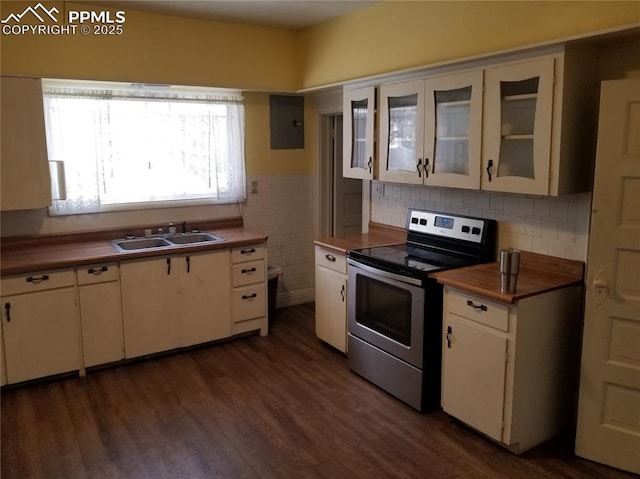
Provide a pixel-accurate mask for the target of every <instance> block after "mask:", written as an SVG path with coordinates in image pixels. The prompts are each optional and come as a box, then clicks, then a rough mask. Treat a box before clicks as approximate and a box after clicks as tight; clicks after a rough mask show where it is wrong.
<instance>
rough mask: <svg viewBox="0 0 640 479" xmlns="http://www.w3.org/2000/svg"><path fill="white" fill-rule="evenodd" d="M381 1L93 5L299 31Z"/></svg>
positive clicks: (197, 0)
mask: <svg viewBox="0 0 640 479" xmlns="http://www.w3.org/2000/svg"><path fill="white" fill-rule="evenodd" d="M379 1H380V0H374V1H369V0H220V1H218V0H177V1H174V0H127V1H94V2H91V3H98V4H101V5H105V6H113V7H116V8H122V9H124V10H125V11H126V10H127V9H133V10H143V11H149V12H154V13H161V14H168V15H179V16H185V17H194V18H203V19H209V20H219V21H227V22H234V23H248V24H253V25H264V26H270V27H278V28H286V29H291V30H300V29H303V28H307V27H310V26H313V25H317V24H319V23H322V22H325V21H327V20H331V19H332V18H336V17H339V16H342V15H346V14H348V13H351V12H354V11H356V10H361V9H363V8H367V7H369V6H371V5H373V4H375V3H378V2H379Z"/></svg>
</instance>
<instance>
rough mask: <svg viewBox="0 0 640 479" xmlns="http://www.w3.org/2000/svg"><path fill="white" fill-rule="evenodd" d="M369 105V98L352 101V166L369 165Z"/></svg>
mask: <svg viewBox="0 0 640 479" xmlns="http://www.w3.org/2000/svg"><path fill="white" fill-rule="evenodd" d="M367 107H368V100H367V99H366V98H365V99H364V100H359V101H352V102H351V127H352V128H351V131H352V135H351V138H352V140H351V142H352V143H351V167H352V168H366V165H367V158H366V157H367V138H366V135H367Z"/></svg>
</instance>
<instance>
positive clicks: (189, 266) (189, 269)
mask: <svg viewBox="0 0 640 479" xmlns="http://www.w3.org/2000/svg"><path fill="white" fill-rule="evenodd" d="M185 261H186V262H187V273H191V256H187V257H186V258H185Z"/></svg>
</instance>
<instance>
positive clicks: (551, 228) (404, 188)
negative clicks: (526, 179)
mask: <svg viewBox="0 0 640 479" xmlns="http://www.w3.org/2000/svg"><path fill="white" fill-rule="evenodd" d="M375 184H379V182H375V181H374V185H375ZM372 190H373V191H372V194H371V215H372V218H371V219H372V221H375V222H377V223H382V224H388V225H392V226H399V227H404V226H405V221H406V217H407V209H408V208H419V209H426V210H432V211H439V212H443V213H452V214H462V215H469V216H477V217H480V218H488V219H495V220H497V221H498V248H507V247H510V248H518V249H520V250H522V251H532V252H535V253H541V254H546V255H551V256H558V257H561V258H569V259H575V260H579V261H586V259H587V247H588V238H589V219H590V215H591V194H590V193H584V194H578V195H568V196H564V197H559V198H554V197H543V196H526V195H512V194H504V193H500V194H496V193H485V192H481V191H472V190H456V189H450V188H434V187H426V186H413V185H402V184H394V183H384V190H385V191H384V197H381V196H378V195H376V193H375V190H376V188H372Z"/></svg>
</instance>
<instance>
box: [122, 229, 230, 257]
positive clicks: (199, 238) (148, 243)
mask: <svg viewBox="0 0 640 479" xmlns="http://www.w3.org/2000/svg"><path fill="white" fill-rule="evenodd" d="M222 241H226V240H225V239H224V238H220V237H219V236H216V235H212V234H209V233H182V234H176V235H171V236H162V237H160V236H158V237H151V238H133V239H118V240H113V241H111V244H112V245H113V247H114V248H115V249H116V250H118V251H120V252H121V253H126V252H129V251H140V250H154V249H160V248H162V249H164V248H172V247H176V246H189V245H200V244H205V243H207V244H210V243H220V242H222Z"/></svg>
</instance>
